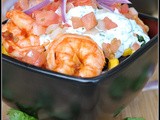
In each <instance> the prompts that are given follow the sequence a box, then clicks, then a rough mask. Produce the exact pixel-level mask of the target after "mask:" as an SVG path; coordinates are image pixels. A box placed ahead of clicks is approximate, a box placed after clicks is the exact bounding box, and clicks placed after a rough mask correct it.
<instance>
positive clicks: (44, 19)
mask: <svg viewBox="0 0 160 120" xmlns="http://www.w3.org/2000/svg"><path fill="white" fill-rule="evenodd" d="M34 15H35V18H36V23H37V24H39V25H42V26H46V27H47V26H49V25H51V24H57V23H59V19H60V16H59V15H58V14H56V13H55V12H54V11H52V10H50V11H46V10H43V11H37V12H35V13H34Z"/></svg>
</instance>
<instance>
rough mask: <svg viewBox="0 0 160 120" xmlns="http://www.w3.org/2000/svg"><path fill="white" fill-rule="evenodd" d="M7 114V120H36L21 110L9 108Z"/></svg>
mask: <svg viewBox="0 0 160 120" xmlns="http://www.w3.org/2000/svg"><path fill="white" fill-rule="evenodd" d="M7 115H8V116H9V120H38V119H36V118H34V117H32V116H29V115H28V114H26V113H24V112H22V111H19V110H15V109H10V110H9V111H8V113H7Z"/></svg>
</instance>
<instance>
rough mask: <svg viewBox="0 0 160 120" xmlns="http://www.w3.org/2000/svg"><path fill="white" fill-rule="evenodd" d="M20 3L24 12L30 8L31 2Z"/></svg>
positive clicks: (21, 1) (23, 0)
mask: <svg viewBox="0 0 160 120" xmlns="http://www.w3.org/2000/svg"><path fill="white" fill-rule="evenodd" d="M18 2H19V4H20V7H21V8H22V10H26V9H28V8H29V0H19V1H18Z"/></svg>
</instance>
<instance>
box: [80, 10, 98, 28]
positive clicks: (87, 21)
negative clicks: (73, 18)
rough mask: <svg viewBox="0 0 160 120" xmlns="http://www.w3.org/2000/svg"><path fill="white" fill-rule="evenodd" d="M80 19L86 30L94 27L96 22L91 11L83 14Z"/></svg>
mask: <svg viewBox="0 0 160 120" xmlns="http://www.w3.org/2000/svg"><path fill="white" fill-rule="evenodd" d="M81 20H82V23H83V26H84V27H85V28H86V30H91V29H92V28H94V27H95V26H96V25H97V24H98V22H97V20H96V17H95V15H94V13H93V12H90V13H88V14H86V15H84V16H83V17H82V18H81Z"/></svg>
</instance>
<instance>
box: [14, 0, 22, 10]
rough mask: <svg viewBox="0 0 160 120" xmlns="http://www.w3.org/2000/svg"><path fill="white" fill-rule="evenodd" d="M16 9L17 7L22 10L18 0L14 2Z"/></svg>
mask: <svg viewBox="0 0 160 120" xmlns="http://www.w3.org/2000/svg"><path fill="white" fill-rule="evenodd" d="M14 9H16V10H22V8H21V6H20V3H19V2H16V3H15V4H14Z"/></svg>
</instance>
